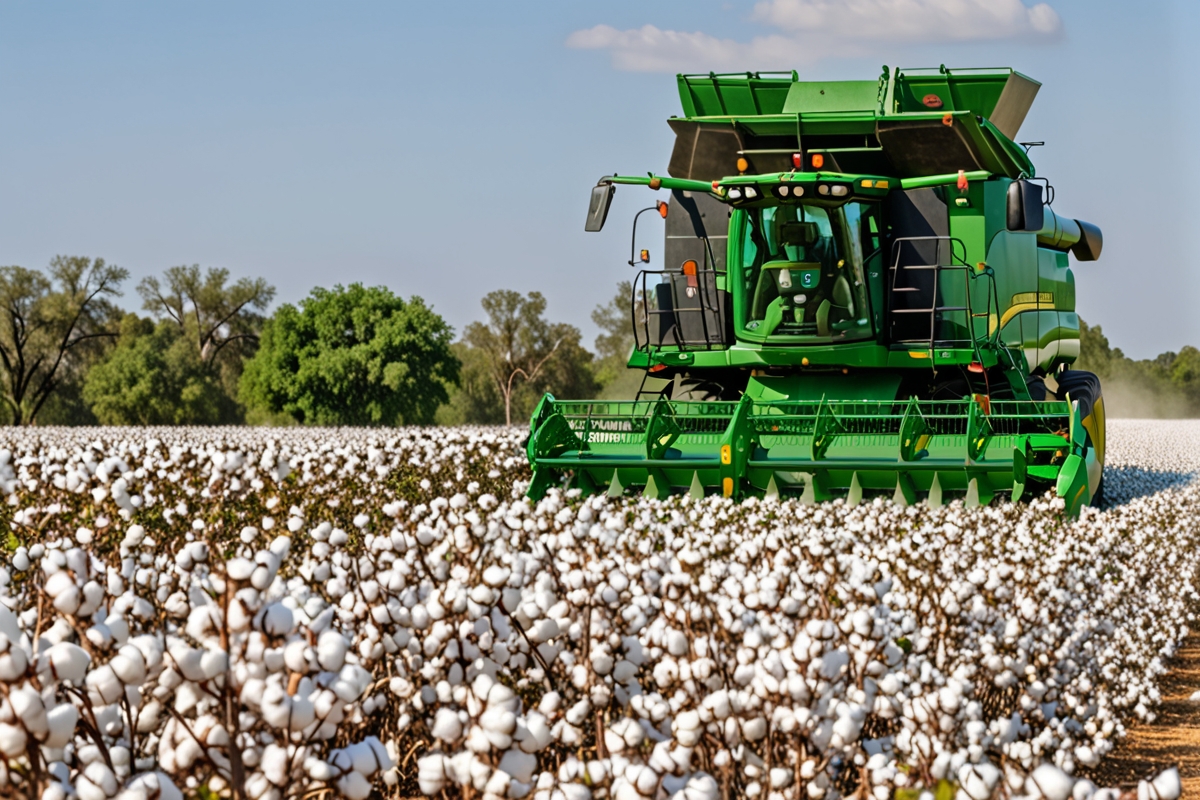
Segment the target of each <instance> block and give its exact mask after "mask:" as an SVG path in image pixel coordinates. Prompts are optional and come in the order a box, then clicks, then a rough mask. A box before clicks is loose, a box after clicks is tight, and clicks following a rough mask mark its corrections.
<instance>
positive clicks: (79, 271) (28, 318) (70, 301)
mask: <svg viewBox="0 0 1200 800" xmlns="http://www.w3.org/2000/svg"><path fill="white" fill-rule="evenodd" d="M48 271H49V277H47V276H46V275H45V274H43V273H42V272H39V271H38V270H31V269H26V268H24V267H18V266H11V267H0V367H2V368H3V386H2V387H0V397H3V400H4V403H5V405H7V406H8V409H9V411H10V413H11V418H10V421H11V422H12V424H14V425H21V424H24V423H30V422H35V421H36V420H37V416H38V412H39V411H40V410H41V409H42V407H43V406H44V405H45V404H46V401H47V400H49V399H50V397H51V396H52V395H53V394H54V393H55V392H56V391H57V390H58V388H59V387H60V386H61V385H62V383H63V382H64V381H67V380H69V379H71V378H72V377H75V376H77V375H78V367H79V365H80V364H81V362H83V361H84V359H85V356H86V355H87V354H88V352H89V351H94V349H95V347H96V346H97V345H98V344H99V343H100V342H102V341H103V340H104V339H106V338H109V337H114V336H115V335H116V331H115V330H114V329H113V326H112V322H113V320H114V319H115V318H116V316H117V311H116V307H115V306H114V305H113V304H112V302H111V300H110V299H109V298H111V297H114V296H119V295H120V294H121V292H120V286H121V283H122V282H123V281H124V280H125V279H126V278H128V277H129V272H128V271H127V270H125V269H123V268H121V267H118V266H116V265H112V264H106V263H105V262H104V259H102V258H97V259H89V258H86V257H83V256H55V258H54V259H53V260H52V261H51V262H50V267H49V270H48Z"/></svg>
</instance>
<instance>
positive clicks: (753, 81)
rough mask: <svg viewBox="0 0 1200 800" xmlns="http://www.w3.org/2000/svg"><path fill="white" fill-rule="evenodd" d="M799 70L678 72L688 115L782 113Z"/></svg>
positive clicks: (712, 115) (684, 107)
mask: <svg viewBox="0 0 1200 800" xmlns="http://www.w3.org/2000/svg"><path fill="white" fill-rule="evenodd" d="M796 77H797V76H796V73H795V72H791V73H782V74H780V73H757V72H755V73H750V72H742V73H731V74H717V73H711V72H710V73H708V74H707V75H678V76H676V80H677V81H678V83H679V99H680V102H681V103H682V104H683V111H684V114H685V115H687V116H688V117H725V116H743V115H744V116H756V117H757V116H763V115H767V114H779V113H780V112H782V111H783V106H784V102H785V101H786V99H787V96H788V90H789V89H790V88H791V86H792V82H793V81H795V80H796Z"/></svg>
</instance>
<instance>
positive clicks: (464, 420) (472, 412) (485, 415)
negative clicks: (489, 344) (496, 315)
mask: <svg viewBox="0 0 1200 800" xmlns="http://www.w3.org/2000/svg"><path fill="white" fill-rule="evenodd" d="M453 349H454V355H455V356H456V357H457V358H458V360H459V362H460V363H461V364H462V368H461V369H460V370H459V373H458V386H457V387H456V388H455V389H454V391H453V392H451V393H450V401H449V402H448V403H447V404H446V405H444V406H442V407H441V408H439V409H438V410H437V417H436V421H437V423H438V424H439V425H497V424H502V423H503V422H504V401H503V400H502V399H501V397H500V394H499V392H497V390H496V383H495V381H493V380H492V377H491V375H490V374H489V373H488V364H487V356H486V355H485V354H484V352H483V351H482V350H479V349H476V348H474V347H471V346H470V345H468V344H466V343H465V342H456V343H455V344H454V347H453Z"/></svg>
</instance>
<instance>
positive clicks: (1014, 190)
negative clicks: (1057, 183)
mask: <svg viewBox="0 0 1200 800" xmlns="http://www.w3.org/2000/svg"><path fill="white" fill-rule="evenodd" d="M1044 210H1045V209H1044V208H1043V207H1042V185H1041V184H1040V183H1034V182H1033V181H1028V180H1025V179H1024V178H1018V179H1017V180H1015V181H1013V182H1012V183H1010V184H1009V185H1008V206H1007V212H1008V215H1007V216H1008V229H1009V230H1010V231H1025V232H1026V233H1037V232H1038V231H1040V230H1041V229H1042V226H1043V225H1045V222H1046V215H1045V214H1044V213H1043V212H1044Z"/></svg>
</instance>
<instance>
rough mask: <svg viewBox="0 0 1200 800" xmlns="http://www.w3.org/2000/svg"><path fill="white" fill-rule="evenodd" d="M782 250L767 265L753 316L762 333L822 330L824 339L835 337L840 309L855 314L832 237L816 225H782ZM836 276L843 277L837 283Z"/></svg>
mask: <svg viewBox="0 0 1200 800" xmlns="http://www.w3.org/2000/svg"><path fill="white" fill-rule="evenodd" d="M776 241H778V242H779V244H780V252H778V253H777V254H775V255H773V256H772V257H771V258H770V259H768V260H767V262H766V263H764V264H763V266H762V269H761V270H760V271H759V275H758V284H757V285H756V287H755V290H754V299H753V302H752V303H751V318H752V319H753V320H758V321H759V323H758V324H757V325H754V326H753V327H754V329H756V330H757V331H758V332H760V333H764V334H766V335H768V336H769V335H771V334H772V333H774V331H775V329H776V328H778V327H779V326H780V325H781V324H785V323H787V324H789V325H790V324H793V323H794V324H796V325H800V326H805V325H806V323H807V324H808V325H814V324H815V326H816V333H817V335H819V336H829V335H830V331H831V328H830V323H831V320H830V315H831V314H832V313H833V312H834V311H835V310H837V311H841V312H844V313H845V314H846V315H847V316H850V317H853V316H854V295H853V293H852V292H851V290H850V282H849V281H848V280H847V279H846V276H845V275H844V274H841V271H840V270H841V268H842V267H843V266H844V262H841V261H839V262H837V263H836V264H835V263H834V262H835V259H836V257H837V251H836V247H835V246H834V240H833V238H832V237H830V236H822V235H821V231H820V227H819V226H818V225H817V223H815V222H796V221H782V222H781V223H780V224H779V225H778V226H777V227H776ZM834 273H838V274H837V276H836V278H833V280H832V281H831V280H830V278H831V277H833V275H834Z"/></svg>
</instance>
